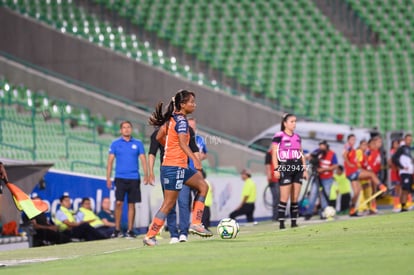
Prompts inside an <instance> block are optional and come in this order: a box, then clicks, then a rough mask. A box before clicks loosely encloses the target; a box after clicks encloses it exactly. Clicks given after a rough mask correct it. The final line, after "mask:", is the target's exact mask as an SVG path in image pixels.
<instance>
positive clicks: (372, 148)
mask: <svg viewBox="0 0 414 275" xmlns="http://www.w3.org/2000/svg"><path fill="white" fill-rule="evenodd" d="M381 146H382V139H381V137H379V136H375V137H373V138H372V139H370V140H369V142H368V150H367V152H366V155H367V161H368V166H369V168H370V169H371V171H372V172H374V174H375V175H377V176H378V177H379V173H380V172H381V151H380V148H381ZM371 189H372V191H371V192H372V193H376V192H377V186H376V185H375V184H374V183H373V182H371ZM369 212H370V214H376V213H378V210H377V201H376V200H372V201H371V203H370V209H369Z"/></svg>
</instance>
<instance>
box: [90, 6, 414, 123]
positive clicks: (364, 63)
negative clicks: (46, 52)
mask: <svg viewBox="0 0 414 275" xmlns="http://www.w3.org/2000/svg"><path fill="white" fill-rule="evenodd" d="M95 2H96V3H99V4H100V5H102V6H103V7H105V8H107V9H111V10H112V11H114V12H116V13H117V14H119V15H120V16H121V17H123V18H127V19H129V20H130V21H131V22H132V23H134V24H137V25H139V26H141V27H142V28H144V29H145V30H147V31H152V32H154V33H155V34H156V35H157V36H158V37H161V38H164V39H167V40H169V41H170V43H171V44H172V45H174V46H179V47H182V48H183V49H184V51H185V52H187V53H189V54H194V55H196V56H197V59H198V60H200V61H205V62H208V63H209V64H210V65H211V66H212V67H213V68H217V69H220V70H222V71H223V73H224V74H226V75H228V76H230V77H236V78H237V79H238V81H239V82H240V83H242V84H244V85H248V86H251V87H252V90H253V91H254V92H255V93H257V94H259V95H262V96H265V97H267V98H271V99H279V100H281V105H282V106H283V107H284V108H286V109H292V107H293V106H292V105H294V102H292V98H289V97H287V96H286V93H288V94H292V95H294V96H295V97H297V98H300V99H302V100H303V101H305V102H307V107H306V108H305V110H302V111H303V112H304V114H305V115H308V116H310V117H318V116H319V117H320V118H322V119H323V117H321V112H322V111H325V110H327V111H328V114H330V115H332V116H334V117H339V118H342V119H343V120H345V121H347V122H349V123H350V124H351V125H355V126H377V127H379V129H380V130H382V131H387V130H391V129H407V130H408V129H410V128H412V127H413V124H412V123H413V122H412V121H411V120H407V119H401V116H404V117H405V115H406V114H413V113H412V109H411V108H410V105H411V100H412V97H411V96H409V97H408V100H407V101H401V100H400V98H406V95H408V94H409V92H408V90H410V89H412V88H413V87H414V81H413V70H412V66H411V64H412V60H413V54H414V53H413V51H412V42H413V40H412V39H413V38H412V36H411V26H412V16H410V15H411V13H410V11H411V10H412V6H413V3H412V1H397V0H396V1H386V2H385V3H382V4H381V5H378V3H376V2H375V1H369V0H364V1H354V0H349V1H348V3H349V4H350V6H351V8H352V9H354V10H355V11H356V12H357V13H358V14H359V16H360V17H361V18H362V19H363V20H364V21H365V22H366V24H367V25H369V26H370V27H371V28H372V29H373V30H374V31H375V32H376V33H378V34H379V37H380V40H381V41H382V42H383V43H382V44H380V46H379V47H377V48H373V47H371V46H370V45H366V46H364V47H363V48H358V47H356V46H355V45H352V44H351V43H349V42H348V41H347V40H346V39H345V38H344V37H343V36H342V35H341V33H339V32H338V31H337V30H336V29H334V28H333V26H332V25H331V24H330V22H329V20H328V19H327V18H326V17H324V16H323V15H322V14H321V13H320V11H319V10H318V9H317V7H316V6H315V5H314V4H313V3H312V2H311V1H306V0H300V1H260V2H257V1H256V2H255V1H236V0H231V1H225V2H223V1H218V0H217V1H209V2H206V1H197V0H194V1H173V0H169V1H149V0H139V1H124V0H95ZM407 6H408V7H409V8H406V7H407ZM384 97H385V100H383V99H382V98H384ZM356 98H357V99H356ZM389 98H393V99H391V102H392V101H395V105H393V106H391V107H390V108H389V110H386V111H385V112H384V111H380V110H379V108H376V107H375V106H379V104H382V103H383V101H385V102H390V100H389ZM400 103H402V104H400ZM380 106H382V105H380ZM388 111H390V112H388Z"/></svg>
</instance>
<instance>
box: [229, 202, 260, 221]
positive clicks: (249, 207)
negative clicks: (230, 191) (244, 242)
mask: <svg viewBox="0 0 414 275" xmlns="http://www.w3.org/2000/svg"><path fill="white" fill-rule="evenodd" d="M253 212H254V203H245V204H243V206H242V207H241V208H240V209H237V210H235V211H233V212H231V213H230V218H232V219H236V217H238V216H242V215H246V218H247V222H253V221H254V219H253Z"/></svg>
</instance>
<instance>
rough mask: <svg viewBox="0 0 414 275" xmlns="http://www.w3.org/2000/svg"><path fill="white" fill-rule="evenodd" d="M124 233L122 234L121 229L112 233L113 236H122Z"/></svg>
mask: <svg viewBox="0 0 414 275" xmlns="http://www.w3.org/2000/svg"><path fill="white" fill-rule="evenodd" d="M123 236H124V235H123V234H122V232H121V231H119V230H115V231H114V232H113V233H112V234H111V238H112V239H114V238H122V237H123Z"/></svg>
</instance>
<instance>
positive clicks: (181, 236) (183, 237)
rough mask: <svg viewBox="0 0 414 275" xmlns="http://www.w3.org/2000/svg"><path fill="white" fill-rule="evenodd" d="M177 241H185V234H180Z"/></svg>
mask: <svg viewBox="0 0 414 275" xmlns="http://www.w3.org/2000/svg"><path fill="white" fill-rule="evenodd" d="M179 241H180V243H185V242H186V241H187V236H186V235H184V234H181V235H180V238H179Z"/></svg>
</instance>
